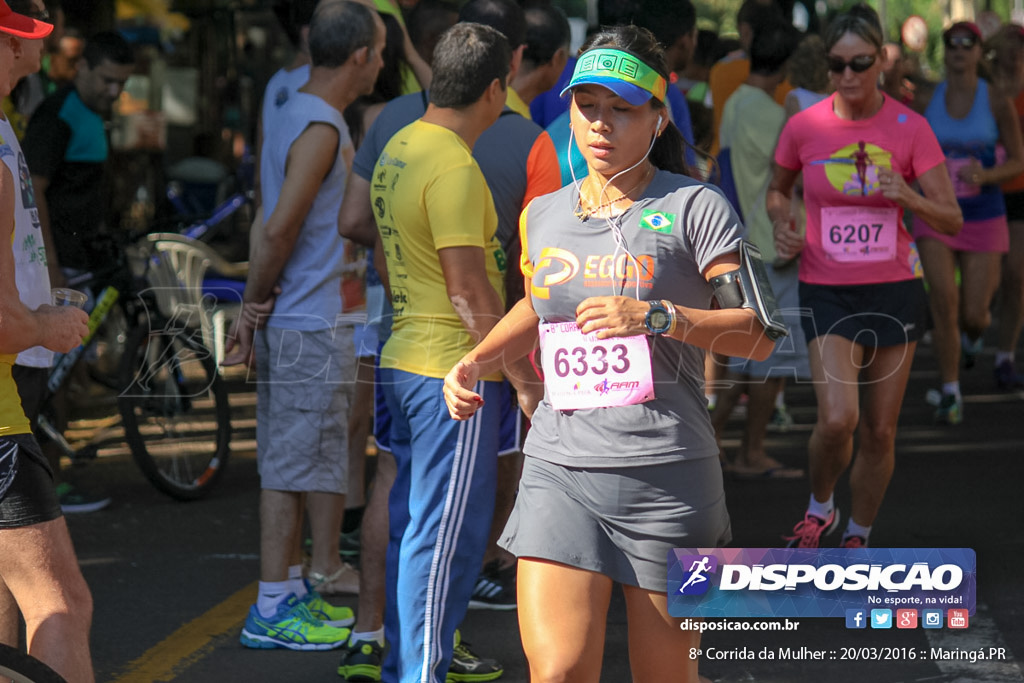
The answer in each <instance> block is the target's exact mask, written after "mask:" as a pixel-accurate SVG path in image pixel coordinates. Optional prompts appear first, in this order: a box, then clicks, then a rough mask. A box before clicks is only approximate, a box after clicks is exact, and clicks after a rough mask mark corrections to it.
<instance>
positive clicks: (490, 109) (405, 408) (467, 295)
mask: <svg viewBox="0 0 1024 683" xmlns="http://www.w3.org/2000/svg"><path fill="white" fill-rule="evenodd" d="M510 60H511V50H510V48H509V45H508V41H507V40H506V39H505V37H504V36H503V35H502V34H501V33H499V32H498V31H496V30H494V29H492V28H490V27H487V26H483V25H481V24H476V23H471V22H465V23H460V24H457V25H456V26H454V27H452V28H451V29H449V30H448V31H447V32H446V33H445V34H444V35H443V36H442V37H441V40H440V41H439V42H438V45H437V48H436V50H435V52H434V61H433V67H434V74H433V84H432V86H431V90H430V105H429V106H428V108H427V111H426V113H425V114H424V115H423V117H422V118H421V119H418V120H417V121H415V122H413V123H411V124H410V125H408V126H406V127H405V128H403V129H402V130H400V131H399V132H398V133H397V134H395V136H394V137H392V138H391V140H390V142H388V144H387V145H386V146H385V148H384V151H383V152H382V153H381V155H380V157H379V159H378V160H377V164H376V167H375V172H374V175H373V178H372V180H371V199H372V206H373V210H374V217H375V218H376V220H377V227H378V229H379V231H380V235H381V241H382V244H383V251H384V255H385V258H386V260H387V272H388V278H389V280H390V288H391V299H392V304H393V306H394V325H393V328H392V334H391V337H390V338H389V339H388V342H387V343H386V344H385V345H384V348H383V349H382V351H381V356H380V359H381V360H380V368H381V385H382V386H383V388H384V396H385V400H386V402H387V406H388V410H389V412H390V413H391V417H392V426H391V434H390V437H391V449H392V452H393V454H394V458H395V463H396V466H397V476H396V478H395V483H394V485H393V487H392V490H391V496H390V505H389V507H390V519H389V523H390V538H391V542H390V544H389V546H388V554H387V557H388V559H387V561H388V582H387V613H386V616H385V638H386V639H387V641H388V642H389V643H390V645H391V649H390V651H389V654H388V656H387V658H386V659H385V662H384V670H385V671H384V680H388V681H401V682H402V683H406V682H411V681H420V680H426V679H425V678H421V675H422V673H423V672H426V675H427V676H428V677H429V680H430V681H433V682H434V683H444V681H445V678H446V674H447V672H448V666H449V662H450V660H451V657H452V644H453V642H454V636H455V628H456V626H457V625H458V624H459V622H460V621H461V620H462V618H463V616H464V614H465V611H466V607H467V605H468V603H469V597H470V594H471V593H472V591H473V586H474V584H475V582H476V578H477V575H478V573H479V570H480V565H481V560H482V557H483V552H484V548H485V546H486V544H487V537H488V532H489V530H490V526H491V517H492V512H493V506H494V493H495V484H496V480H497V474H496V467H497V451H498V431H499V430H498V424H499V418H500V411H499V409H498V404H499V403H500V401H499V400H498V392H499V391H500V390H501V382H500V379H501V377H500V376H496V377H487V378H484V380H485V381H481V382H480V383H479V384H480V386H479V387H478V390H479V391H480V392H482V393H481V395H482V396H484V397H485V398H484V400H485V401H487V402H488V403H489V405H488V406H486V407H485V408H483V409H482V410H481V411H479V412H478V414H477V416H478V417H479V420H477V417H474V420H476V421H475V422H474V421H472V420H471V421H469V422H455V421H453V420H451V419H450V417H449V416H448V411H447V409H446V408H445V406H444V403H443V402H442V401H441V386H442V384H443V378H444V376H445V374H447V372H448V370H449V369H450V368H451V366H452V365H453V364H454V363H456V362H457V361H458V360H459V358H461V357H462V355H463V354H464V353H465V352H466V351H468V350H469V349H470V348H472V347H473V345H474V344H475V343H476V342H477V341H479V340H480V339H481V338H483V336H484V335H486V334H487V333H488V332H489V331H490V329H491V328H492V327H493V326H494V324H495V323H496V322H497V321H498V320H499V319H500V318H501V316H502V314H503V313H504V312H505V306H504V297H503V286H502V275H503V272H504V270H505V268H506V263H505V258H504V252H503V251H502V249H501V246H500V244H499V243H498V241H497V239H496V238H495V233H496V231H497V226H498V219H497V215H496V213H495V209H494V204H493V201H492V200H491V194H490V190H488V188H487V183H486V181H485V180H484V176H483V173H481V171H480V168H479V167H478V166H477V163H476V161H474V159H473V156H472V147H473V144H474V143H475V142H476V140H477V138H478V137H479V136H480V134H481V133H483V131H484V130H486V129H487V128H488V127H489V126H490V125H491V124H492V123H494V121H496V120H497V118H498V115H499V114H500V113H501V111H502V109H503V108H504V106H505V96H506V89H507V79H508V75H509V64H510ZM530 372H531V371H530V369H529V366H528V364H517V365H516V366H515V367H512V368H509V369H508V373H509V379H510V380H512V382H513V383H514V384H516V385H517V388H518V387H520V386H522V387H523V390H522V394H523V396H531V395H532V394H535V393H536V392H535V391H533V392H532V393H531V390H530V389H529V388H528V387H526V386H525V384H524V382H525V379H526V378H527V377H529V374H530Z"/></svg>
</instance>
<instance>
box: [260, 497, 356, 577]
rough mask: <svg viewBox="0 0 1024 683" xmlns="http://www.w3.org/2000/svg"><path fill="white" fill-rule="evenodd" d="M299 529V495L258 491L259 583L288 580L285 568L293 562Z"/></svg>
mask: <svg viewBox="0 0 1024 683" xmlns="http://www.w3.org/2000/svg"><path fill="white" fill-rule="evenodd" d="M301 528H302V498H301V496H300V494H298V493H294V492H292V491H272V490H270V489H263V490H262V491H260V580H261V581H287V580H288V566H289V564H291V563H292V562H293V561H294V558H295V552H296V549H297V548H298V542H299V541H298V539H299V538H300V536H301ZM335 537H337V534H335ZM335 544H337V539H335Z"/></svg>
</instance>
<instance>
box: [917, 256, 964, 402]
mask: <svg viewBox="0 0 1024 683" xmlns="http://www.w3.org/2000/svg"><path fill="white" fill-rule="evenodd" d="M918 249H919V250H920V252H921V265H923V266H924V276H925V278H926V279H927V280H928V306H929V307H930V308H931V312H932V348H934V349H935V357H936V360H937V361H938V364H939V380H940V381H941V382H942V383H943V384H945V383H947V382H956V381H959V379H960V321H959V316H960V288H959V287H957V285H956V254H955V253H954V252H953V251H952V250H951V249H950V248H949V247H947V246H946V245H945V244H943V243H942V242H940V241H938V240H934V239H923V240H921V241H920V242H918Z"/></svg>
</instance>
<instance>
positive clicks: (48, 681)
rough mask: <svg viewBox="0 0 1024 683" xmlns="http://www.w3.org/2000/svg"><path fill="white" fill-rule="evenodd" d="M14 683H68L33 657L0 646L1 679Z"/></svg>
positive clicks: (7, 646)
mask: <svg viewBox="0 0 1024 683" xmlns="http://www.w3.org/2000/svg"><path fill="white" fill-rule="evenodd" d="M5 676H6V677H7V678H10V679H11V681H13V683H67V681H65V680H64V678H63V677H62V676H61V675H60V674H59V673H57V672H56V671H54V670H53V669H51V668H50V667H48V666H46V665H45V664H43V663H42V662H40V661H39V660H38V659H36V658H35V657H33V656H32V655H29V654H26V653H24V652H22V651H21V650H19V649H17V648H14V647H11V646H10V645H3V644H0V678H2V677H5Z"/></svg>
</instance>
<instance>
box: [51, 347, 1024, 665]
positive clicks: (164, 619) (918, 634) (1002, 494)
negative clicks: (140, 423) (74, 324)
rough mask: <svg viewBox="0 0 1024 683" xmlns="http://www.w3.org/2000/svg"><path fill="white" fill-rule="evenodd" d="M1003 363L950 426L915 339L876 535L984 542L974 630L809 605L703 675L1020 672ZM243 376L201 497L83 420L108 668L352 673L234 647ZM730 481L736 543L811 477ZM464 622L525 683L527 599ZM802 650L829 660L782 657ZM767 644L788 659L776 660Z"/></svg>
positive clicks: (1009, 412) (730, 651) (788, 458)
mask: <svg viewBox="0 0 1024 683" xmlns="http://www.w3.org/2000/svg"><path fill="white" fill-rule="evenodd" d="M1022 355H1024V354H1022ZM991 364H992V355H991V349H988V350H987V353H986V354H984V355H982V357H981V358H980V360H979V364H978V367H977V368H975V369H974V370H972V371H970V372H967V373H965V375H964V377H963V384H964V389H965V393H966V400H967V406H966V411H965V412H966V420H965V422H964V424H962V425H960V426H957V427H943V428H937V427H934V426H932V424H931V410H932V409H931V408H930V407H929V406H928V405H926V404H925V402H924V400H923V398H924V394H925V391H926V390H927V389H929V388H931V387H933V386H934V385H935V384H936V381H937V380H936V374H935V370H934V362H933V359H932V357H931V353H930V349H928V348H927V347H922V348H921V349H920V350H919V353H918V357H917V359H916V360H915V365H914V371H913V375H912V377H911V383H910V388H909V390H908V392H907V397H906V400H905V402H904V408H903V412H902V416H901V420H900V427H899V433H898V440H897V466H896V472H895V475H894V477H893V481H892V485H891V487H890V489H889V492H888V495H887V498H886V502H885V504H884V507H883V509H882V511H881V515H880V518H879V519H878V521H877V523H876V525H875V531H874V532H873V534H872V539H871V540H872V544H873V545H875V546H889V547H970V548H974V549H975V550H976V551H977V557H978V602H979V610H978V613H977V615H976V616H975V617H974V618H973V619H972V622H971V625H970V628H968V629H966V630H964V631H957V632H951V631H947V630H940V631H925V630H923V629H917V630H912V631H896V630H893V631H875V630H872V629H867V630H861V631H852V630H847V629H846V628H845V624H844V622H843V620H841V619H801V620H799V621H800V624H799V627H798V629H797V630H796V631H788V632H763V631H758V632H750V631H744V632H733V631H726V632H711V633H708V634H705V636H704V639H703V642H702V653H701V671H702V673H703V674H704V675H705V676H708V677H709V678H711V679H713V680H714V681H716V682H718V683H733V682H736V683H738V682H740V681H757V682H762V683H801V682H804V681H807V682H811V681H815V682H816V681H822V680H827V681H834V682H836V683H843V682H846V681H849V682H850V683H853V682H856V683H861V682H862V681H865V680H870V681H875V682H878V683H896V682H910V681H920V682H925V681H927V682H929V683H936V682H945V681H949V682H953V681H960V682H974V681H991V682H1010V681H1016V682H1024V676H1022V670H1024V662H1022V660H1024V580H1022V579H1021V571H1020V568H1021V565H1022V564H1024V504H1022V502H1021V501H1022V498H1024V496H1022V494H1021V485H1022V483H1024V393H1013V394H1006V393H995V392H994V391H993V388H992V381H991ZM235 389H236V390H235V392H234V393H233V396H232V400H233V403H234V407H235V409H234V413H233V421H234V423H235V430H236V431H235V434H234V440H233V448H234V453H233V456H232V461H231V463H230V467H229V471H228V472H227V473H226V476H225V478H224V479H223V480H222V482H221V483H220V484H219V486H218V488H217V489H216V490H215V491H214V492H213V493H212V494H211V495H210V496H209V497H208V498H206V499H204V500H201V501H197V502H193V503H180V502H176V501H173V500H171V499H169V498H167V497H166V496H164V495H162V494H160V493H158V492H157V491H156V490H155V489H153V488H152V487H151V486H150V485H149V484H148V483H147V482H146V481H145V479H144V478H143V477H142V475H141V474H140V473H139V472H138V470H137V469H136V468H135V467H134V465H133V464H132V462H131V460H130V458H129V457H128V456H127V454H126V452H125V450H124V448H123V446H122V444H121V443H120V438H119V435H118V428H117V426H116V424H113V423H115V422H116V420H106V421H104V420H103V417H104V415H112V414H114V413H115V412H116V411H115V409H114V407H113V404H112V403H111V402H109V401H108V402H106V403H105V402H104V400H103V399H102V397H101V398H99V399H97V400H94V401H91V402H90V411H89V414H88V416H89V419H88V420H85V421H82V422H79V423H78V424H77V426H78V427H80V428H81V431H80V432H78V434H79V436H81V437H83V438H90V437H92V436H95V435H96V428H97V427H99V426H103V427H105V431H104V430H100V431H99V436H100V438H101V440H102V442H103V446H104V450H103V451H102V452H101V453H102V455H101V457H100V459H99V460H97V461H96V462H94V463H92V464H90V465H88V466H87V467H86V468H84V469H82V470H80V471H77V472H76V473H75V474H76V475H77V476H78V477H80V478H81V479H82V480H83V481H84V482H85V483H87V484H91V485H93V486H96V487H100V488H103V489H105V490H106V491H108V492H109V493H110V494H111V495H112V496H113V498H114V503H113V504H112V505H111V506H110V507H109V508H108V509H106V510H103V511H100V512H97V513H93V514H88V515H77V516H73V517H71V518H69V523H70V527H71V532H72V535H73V538H74V541H75V545H76V548H77V551H78V555H79V558H80V560H81V563H82V567H83V572H84V574H85V577H86V579H87V580H88V582H89V585H90V586H91V588H92V591H93V596H94V600H95V617H94V624H93V631H92V645H93V657H94V660H95V668H96V672H97V680H99V681H117V682H119V683H120V682H131V683H149V682H151V681H182V682H184V681H188V682H189V683H206V682H208V683H225V682H233V681H247V682H248V681H275V682H281V681H284V682H289V683H290V682H306V681H308V682H311V683H312V682H316V681H325V682H327V681H340V680H341V679H340V678H339V677H338V676H337V675H336V673H335V668H336V666H337V662H338V655H337V654H336V653H332V652H326V653H298V652H291V651H283V650H277V651H253V650H247V649H245V648H243V647H241V646H240V645H239V644H238V632H239V629H240V627H241V624H242V621H243V620H244V618H245V613H246V611H247V609H248V606H249V604H251V602H252V601H253V600H254V597H255V581H256V580H257V572H258V552H259V546H258V538H259V534H258V531H259V529H258V515H257V498H258V484H259V482H258V478H257V476H256V468H255V457H254V453H253V448H254V441H253V439H254V431H253V430H254V418H253V404H254V398H253V395H252V394H251V393H249V392H247V390H246V387H245V386H244V385H241V384H236V386H235ZM787 397H788V402H789V404H790V409H791V412H792V414H793V415H794V417H795V419H796V425H794V427H793V428H792V429H791V430H790V431H788V432H787V433H782V434H778V433H776V434H771V435H770V438H769V440H768V444H767V445H768V448H769V451H770V452H771V453H772V454H773V455H775V456H776V457H778V458H779V459H781V460H783V461H784V462H785V463H787V464H790V465H796V466H800V465H802V464H804V463H806V444H807V438H808V436H809V434H810V428H811V424H812V423H813V421H814V415H815V410H814V401H813V394H812V391H811V388H810V387H809V386H806V385H805V386H796V387H792V388H791V389H790V390H789V391H788V393H787ZM741 424H742V422H741V421H740V420H739V419H734V420H733V422H732V423H731V428H730V432H729V439H728V441H727V443H726V445H727V447H733V448H734V447H735V446H736V445H737V444H738V435H739V431H738V430H739V427H740V426H741ZM726 486H727V497H728V501H729V509H730V513H731V515H732V527H733V533H734V537H735V538H734V545H735V546H737V547H775V546H778V545H779V544H780V536H781V535H782V534H783V533H784V532H787V531H788V530H789V529H790V528H791V527H792V525H793V523H794V522H795V521H797V519H798V518H799V517H800V516H801V515H802V512H803V509H804V506H805V504H806V499H807V496H808V484H807V481H806V479H803V480H796V481H771V480H762V481H732V480H730V481H728V482H727V485H726ZM848 499H849V495H848V488H847V487H846V484H845V482H844V483H843V484H841V486H840V488H839V490H838V492H837V495H836V500H837V503H838V505H839V506H840V508H841V509H843V510H848V509H849V507H848ZM348 604H352V605H353V606H354V600H350V601H348ZM608 621H609V628H608V635H607V644H606V648H605V666H604V673H603V676H602V681H608V682H615V683H621V682H626V681H630V680H631V678H630V675H629V664H628V656H627V653H626V646H625V643H626V626H625V610H624V607H623V603H622V600H621V596H620V595H618V594H617V595H616V596H615V598H614V600H613V604H612V609H611V612H610V614H609V619H608ZM464 633H465V637H466V639H467V640H469V641H470V642H471V643H472V644H473V647H474V649H475V650H477V651H478V652H479V653H481V654H484V655H486V656H490V657H494V658H497V659H498V660H499V661H501V662H502V663H503V664H504V666H505V676H504V677H503V679H502V680H503V681H507V682H509V683H522V682H524V681H526V680H527V674H526V663H525V659H524V657H523V654H522V650H521V647H520V644H519V638H518V631H517V622H516V614H515V612H510V613H499V612H481V611H472V612H470V614H469V616H468V618H467V619H466V621H465V624H464ZM802 647H806V648H809V649H810V650H815V651H820V652H823V653H826V654H825V655H824V656H825V658H824V659H821V660H808V659H791V658H785V659H783V658H782V657H787V656H788V657H792V656H794V651H795V653H796V654H799V653H800V648H802ZM872 647H874V648H876V649H875V650H871V649H870V648H872ZM880 648H890V649H889V650H886V651H882V650H881V649H880ZM891 648H900V650H899V652H900V653H901V656H902V657H903V658H902V659H896V660H892V659H889V660H886V661H863V660H862V659H861V657H863V656H869V657H870V656H875V655H885V654H888V655H892V654H893V650H892V649H891ZM932 648H940V649H945V650H949V649H959V650H962V651H976V650H977V648H984V651H985V652H986V653H987V652H989V650H988V648H996V649H995V650H994V651H993V652H995V653H996V654H997V655H998V648H1005V652H1004V656H1003V658H999V657H998V656H997V657H996V658H995V659H986V660H984V661H976V662H971V661H968V660H945V661H936V660H935V658H934V657H933V656H932V654H933V652H932ZM762 651H764V652H768V653H771V654H774V655H776V657H775V658H774V659H767V655H765V654H763V653H762ZM910 652H913V653H914V655H913V656H914V659H912V660H911V659H907V657H910V656H911V655H910V654H908V653H910ZM830 653H831V654H830ZM656 654H657V653H654V652H649V653H644V656H655V655H656ZM844 655H847V656H852V657H854V659H852V660H851V659H844V658H843V656H844ZM832 657H834V658H832ZM658 683H660V682H658Z"/></svg>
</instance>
